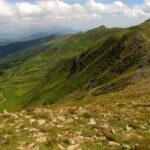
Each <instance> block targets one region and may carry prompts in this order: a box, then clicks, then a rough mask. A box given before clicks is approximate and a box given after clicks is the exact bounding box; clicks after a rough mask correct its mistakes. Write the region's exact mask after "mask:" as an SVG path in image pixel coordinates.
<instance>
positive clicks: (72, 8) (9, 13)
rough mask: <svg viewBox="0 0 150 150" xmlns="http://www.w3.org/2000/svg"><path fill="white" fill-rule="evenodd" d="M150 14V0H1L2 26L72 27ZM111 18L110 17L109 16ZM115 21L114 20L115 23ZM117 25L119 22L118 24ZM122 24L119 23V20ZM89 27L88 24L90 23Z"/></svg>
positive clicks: (0, 18) (0, 15) (0, 19)
mask: <svg viewBox="0 0 150 150" xmlns="http://www.w3.org/2000/svg"><path fill="white" fill-rule="evenodd" d="M114 16H117V17H118V18H126V19H127V18H140V17H145V18H146V17H150V0H145V1H144V3H143V4H141V5H133V6H129V5H127V4H125V3H123V2H122V1H119V0H116V1H114V2H112V3H108V4H106V3H102V2H97V1H95V0H87V2H86V3H85V4H80V3H75V4H68V3H66V2H64V1H63V0H36V1H35V2H34V3H32V2H30V1H18V2H16V3H11V2H8V1H7V0H0V27H1V25H2V24H7V26H8V25H9V24H10V25H11V26H12V25H13V24H14V25H15V26H31V25H35V26H39V25H40V26H43V27H44V26H52V25H61V26H66V27H71V28H80V27H83V24H84V25H85V26H89V27H90V26H93V25H94V22H95V26H96V25H97V24H100V23H105V22H107V21H106V20H107V19H111V20H113V17H114ZM106 18H107V19H106ZM113 24H115V23H114V22H113V21H112V25H113ZM115 25H117V24H115ZM118 25H119V24H118ZM87 28H88V27H87Z"/></svg>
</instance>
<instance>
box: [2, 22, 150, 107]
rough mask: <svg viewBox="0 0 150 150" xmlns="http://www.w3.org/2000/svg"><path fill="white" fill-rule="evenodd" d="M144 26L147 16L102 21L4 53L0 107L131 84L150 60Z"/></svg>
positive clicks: (45, 102)
mask: <svg viewBox="0 0 150 150" xmlns="http://www.w3.org/2000/svg"><path fill="white" fill-rule="evenodd" d="M149 27H150V22H149V21H147V22H145V23H143V24H141V25H138V26H135V27H131V28H127V29H122V28H111V29H109V28H106V27H104V26H101V27H99V28H96V29H93V30H90V31H88V32H85V33H78V34H75V35H67V36H61V37H55V38H54V39H51V40H49V41H47V40H46V41H45V42H42V44H41V45H33V46H32V47H30V48H27V49H24V50H21V51H17V52H16V51H15V53H12V54H11V55H8V56H6V57H5V58H3V59H1V60H0V67H1V72H0V90H1V96H0V110H3V109H8V110H16V109H21V108H26V107H28V106H41V105H48V104H54V103H61V102H62V101H63V102H64V101H68V96H69V95H71V94H72V93H73V94H74V93H76V95H74V97H75V98H74V99H79V100H82V99H84V97H85V96H86V95H87V93H90V94H91V95H99V94H104V93H110V92H113V91H116V90H121V89H123V88H124V87H126V86H127V85H129V84H133V83H134V82H136V78H142V77H143V70H144V69H146V68H147V67H149V65H150V61H149V60H150V55H149V50H150V42H149V33H150V29H149ZM134 78H135V79H134ZM80 93H84V94H80ZM78 97H79V98H78ZM80 97H81V98H80Z"/></svg>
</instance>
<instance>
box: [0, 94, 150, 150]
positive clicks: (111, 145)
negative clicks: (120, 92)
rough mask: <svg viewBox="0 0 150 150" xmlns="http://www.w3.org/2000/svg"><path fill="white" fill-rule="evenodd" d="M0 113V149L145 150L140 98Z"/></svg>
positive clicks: (145, 112)
mask: <svg viewBox="0 0 150 150" xmlns="http://www.w3.org/2000/svg"><path fill="white" fill-rule="evenodd" d="M142 102H143V104H142V103H141V99H137V100H136V101H132V102H131V101H130V100H122V99H120V100H119V98H115V99H111V100H110V99H107V97H104V98H103V99H100V100H98V101H97V102H95V103H92V104H88V105H83V106H59V107H56V108H48V107H47V108H31V109H27V110H24V111H20V112H16V113H9V112H7V111H6V110H4V112H3V113H1V114H0V149H1V150H104V149H106V150H109V149H111V150H130V149H131V150H149V149H150V106H149V104H148V99H147V98H145V97H143V100H142Z"/></svg>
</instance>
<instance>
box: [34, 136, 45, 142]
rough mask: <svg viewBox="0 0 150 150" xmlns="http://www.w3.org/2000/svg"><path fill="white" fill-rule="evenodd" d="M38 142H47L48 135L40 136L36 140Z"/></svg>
mask: <svg viewBox="0 0 150 150" xmlns="http://www.w3.org/2000/svg"><path fill="white" fill-rule="evenodd" d="M35 141H36V142H37V143H45V142H46V141H47V137H40V138H37V139H36V140H35Z"/></svg>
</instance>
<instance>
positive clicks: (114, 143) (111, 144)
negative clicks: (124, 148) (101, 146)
mask: <svg viewBox="0 0 150 150" xmlns="http://www.w3.org/2000/svg"><path fill="white" fill-rule="evenodd" d="M108 145H109V146H120V144H119V143H117V142H114V141H110V142H109V143H108Z"/></svg>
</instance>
